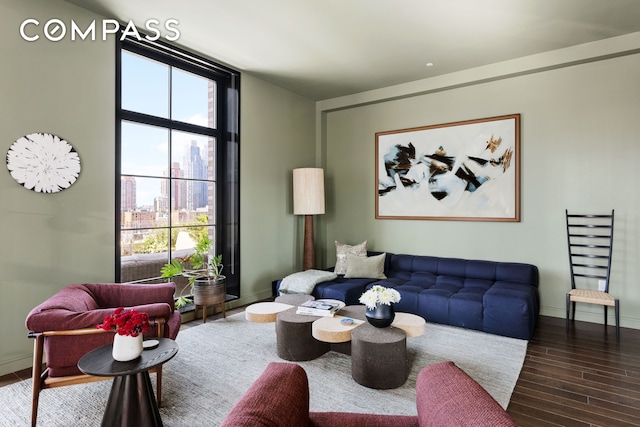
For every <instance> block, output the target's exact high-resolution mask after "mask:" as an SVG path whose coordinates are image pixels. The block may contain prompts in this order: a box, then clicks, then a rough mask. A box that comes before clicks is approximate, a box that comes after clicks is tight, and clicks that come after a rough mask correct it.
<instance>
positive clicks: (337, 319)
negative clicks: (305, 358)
mask: <svg viewBox="0 0 640 427" xmlns="http://www.w3.org/2000/svg"><path fill="white" fill-rule="evenodd" d="M343 319H351V320H352V321H353V323H352V324H344V323H342V320H343ZM362 323H364V321H363V320H358V319H354V318H352V317H345V316H340V315H337V314H336V315H335V316H334V317H321V318H320V319H318V320H316V321H315V322H313V325H312V326H311V334H312V335H313V337H314V338H315V339H317V340H318V341H324V342H329V343H340V342H348V341H351V331H352V330H353V329H354V328H356V327H358V326H360V325H361V324H362Z"/></svg>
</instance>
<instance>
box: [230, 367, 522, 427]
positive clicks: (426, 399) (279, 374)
mask: <svg viewBox="0 0 640 427" xmlns="http://www.w3.org/2000/svg"><path fill="white" fill-rule="evenodd" d="M355 398H357V396H355ZM416 403H417V411H418V415H417V416H412V415H392V414H359V413H353V412H309V382H308V379H307V374H306V372H305V371H304V369H303V368H302V367H301V366H300V365H297V364H293V363H281V362H271V363H269V364H268V365H267V367H266V368H265V370H264V372H263V373H262V375H260V377H259V378H258V379H257V380H256V381H255V382H254V383H253V384H252V385H251V387H250V388H249V390H247V392H246V393H245V394H244V396H242V398H241V399H240V400H239V401H238V402H237V403H236V404H235V406H234V407H233V409H232V410H231V412H230V413H229V415H227V417H226V418H225V419H224V421H223V422H222V425H221V427H261V426H263V427H273V426H295V427H323V426H327V427H334V426H340V427H388V426H394V427H442V426H447V427H517V425H516V423H515V422H514V421H513V420H512V419H511V417H510V416H509V415H508V414H507V412H506V411H505V410H504V409H502V407H501V406H500V405H499V404H498V402H496V401H495V400H494V399H493V397H491V395H490V394H489V393H487V392H486V391H485V390H484V389H483V388H482V386H480V384H478V383H477V382H476V381H474V380H473V379H472V378H471V377H470V376H469V375H467V374H466V373H465V372H464V371H463V370H462V369H460V368H458V367H457V366H456V365H455V364H454V363H453V362H441V363H436V364H434V365H429V366H427V367H426V368H423V369H422V370H421V371H420V373H419V374H418V379H417V381H416Z"/></svg>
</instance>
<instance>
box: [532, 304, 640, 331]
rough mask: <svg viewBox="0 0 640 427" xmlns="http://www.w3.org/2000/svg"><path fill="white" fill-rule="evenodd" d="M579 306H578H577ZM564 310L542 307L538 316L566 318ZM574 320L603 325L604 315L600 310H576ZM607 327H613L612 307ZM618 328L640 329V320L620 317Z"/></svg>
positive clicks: (614, 321) (609, 311)
mask: <svg viewBox="0 0 640 427" xmlns="http://www.w3.org/2000/svg"><path fill="white" fill-rule="evenodd" d="M578 306H579V305H578ZM566 313H567V311H566V309H565V308H554V307H543V308H540V315H542V316H549V317H559V318H561V319H565V318H566ZM576 320H580V321H583V322H589V323H599V324H603V323H604V314H603V311H602V309H600V310H598V312H587V311H584V310H580V309H579V308H576ZM607 322H608V324H609V325H612V326H613V325H615V324H616V319H615V316H614V310H613V308H612V307H609V310H608V320H607ZM620 327H621V328H631V329H640V319H636V318H631V317H625V316H620Z"/></svg>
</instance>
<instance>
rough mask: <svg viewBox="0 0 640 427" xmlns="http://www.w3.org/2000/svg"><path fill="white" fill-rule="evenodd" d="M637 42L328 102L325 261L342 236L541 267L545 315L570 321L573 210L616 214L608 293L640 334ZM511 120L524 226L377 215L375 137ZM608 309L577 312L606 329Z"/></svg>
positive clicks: (322, 113) (321, 121) (610, 43)
mask: <svg viewBox="0 0 640 427" xmlns="http://www.w3.org/2000/svg"><path fill="white" fill-rule="evenodd" d="M639 45H640V33H635V34H633V35H631V36H628V37H621V38H619V39H611V40H607V41H604V42H602V43H595V44H592V45H590V46H580V47H578V48H575V49H566V50H564V51H558V52H553V53H549V54H546V55H539V56H537V57H532V58H528V59H527V60H526V61H525V60H521V61H512V62H510V63H504V64H498V65H494V66H491V67H485V68H483V69H478V70H475V73H473V72H465V73H459V74H457V75H450V76H443V77H439V78H432V79H427V80H424V81H420V82H414V83H412V84H408V85H401V86H397V87H393V88H385V89H383V90H379V91H371V92H368V93H362V94H357V95H354V96H348V97H344V98H339V99H332V100H326V101H321V102H319V103H318V106H317V122H318V131H317V147H318V148H317V150H318V152H319V153H321V155H322V156H323V158H322V162H321V163H322V164H324V165H326V174H327V193H328V203H327V214H326V215H324V216H322V221H323V226H324V229H325V234H324V235H323V244H324V247H325V253H324V257H325V258H326V260H327V261H326V263H327V265H331V264H332V263H333V262H334V261H335V249H334V247H333V242H334V240H338V241H340V242H344V243H349V244H356V243H360V242H361V241H363V240H368V242H369V247H370V248H372V249H375V250H381V251H389V252H394V253H410V254H423V255H434V256H445V257H460V258H472V259H489V260H496V261H515V262H527V263H532V264H535V265H537V266H538V267H539V269H540V296H541V305H542V307H541V313H542V314H545V315H550V316H556V317H564V307H565V294H566V292H567V291H568V289H570V282H569V266H568V255H567V244H566V230H565V218H564V212H565V209H569V210H570V211H574V212H591V213H598V212H601V213H607V212H610V211H611V209H615V215H616V216H615V239H614V251H613V252H614V254H613V271H612V276H611V285H610V291H611V292H612V293H613V294H614V295H615V296H616V297H619V298H620V300H621V324H622V325H623V326H627V327H632V328H640V286H638V283H637V278H638V277H639V276H640V262H638V260H640V239H639V234H638V230H639V226H640V198H639V194H640V192H639V191H638V189H637V188H636V184H637V183H638V182H640V167H638V161H639V159H640V120H639V118H640V80H639V79H638V76H639V75H640V54H638V50H637V46H639ZM633 52H635V54H633ZM610 55H613V56H614V57H609V56H610ZM616 55H622V56H616ZM534 70H537V71H534ZM513 113H519V114H521V208H522V210H521V221H520V222H517V223H505V222H465V221H428V220H426V221H425V220H376V219H375V212H374V211H375V191H376V190H375V189H376V185H375V183H374V181H375V171H374V162H375V160H374V156H375V133H376V132H381V131H389V130H396V129H406V128H413V127H419V126H425V125H434V124H440V123H450V122H456V121H461V120H469V119H477V118H484V117H493V116H500V115H506V114H513ZM602 313H603V310H602V307H599V306H589V305H586V304H578V312H577V315H576V317H577V318H578V319H582V320H588V321H593V322H600V323H601V322H602V321H603V314H602ZM609 313H610V319H609V322H610V324H612V323H613V320H614V319H613V310H610V311H609Z"/></svg>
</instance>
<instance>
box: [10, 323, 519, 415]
mask: <svg viewBox="0 0 640 427" xmlns="http://www.w3.org/2000/svg"><path fill="white" fill-rule="evenodd" d="M177 342H178V345H179V347H180V349H179V351H178V354H177V355H176V356H175V357H174V358H173V359H172V360H170V361H169V362H168V363H167V364H165V365H164V371H163V372H164V375H163V404H162V407H161V408H160V414H161V416H162V420H163V423H164V425H165V426H167V427H173V426H177V427H181V426H189V427H194V426H217V425H220V423H221V422H222V420H223V419H224V417H225V416H226V414H228V413H229V411H230V410H231V408H232V407H233V405H234V404H235V402H237V401H238V399H240V397H241V396H242V395H243V394H244V392H245V391H246V390H247V388H249V386H250V385H251V384H252V382H253V381H254V380H255V379H256V378H257V377H258V376H259V375H260V374H261V373H262V371H263V370H264V368H265V367H266V365H267V364H268V363H269V362H272V361H282V360H281V359H279V358H278V356H277V355H276V337H275V324H273V323H251V322H248V321H246V320H245V318H244V313H239V314H235V315H233V316H229V317H227V318H226V319H220V320H216V321H209V322H207V323H206V324H203V325H198V326H194V327H190V328H187V329H184V330H183V331H181V332H180V334H179V335H178V339H177ZM526 349H527V341H523V340H517V339H513V338H506V337H500V336H497V335H490V334H485V333H482V332H477V331H471V330H466V329H461V328H454V327H449V326H442V325H436V324H427V329H426V333H425V334H424V336H421V337H415V338H408V339H407V352H408V357H409V362H410V366H411V370H410V374H409V379H408V380H407V382H406V383H405V384H404V385H403V386H402V387H400V388H397V389H393V390H373V389H369V388H367V387H364V386H361V385H359V384H357V383H356V382H355V381H353V379H352V378H351V359H350V357H349V356H346V355H344V354H341V353H336V352H329V353H327V354H325V355H324V356H322V357H320V358H318V359H316V360H312V361H309V362H299V364H300V365H301V366H303V367H304V369H305V370H306V372H307V374H308V376H309V384H310V388H311V402H310V405H311V410H312V411H350V412H367V413H389V414H404V415H415V414H416V403H415V397H416V394H415V383H416V378H417V375H418V372H419V371H420V369H421V368H423V367H424V366H427V365H429V364H432V363H436V362H441V361H445V360H452V361H454V362H455V363H456V364H457V365H458V366H459V367H460V368H462V369H463V370H464V371H465V372H467V373H468V374H469V375H470V376H471V377H473V378H474V379H475V380H476V381H478V382H479V383H480V384H481V385H482V386H483V387H484V388H485V389H486V390H487V391H488V392H489V393H490V394H491V395H492V396H493V397H494V398H495V399H496V400H497V401H498V403H500V405H502V407H503V408H506V407H507V405H508V404H509V399H510V398H511V393H512V392H513V388H514V387H515V383H516V381H517V379H518V375H519V374H520V369H521V368H522V363H523V361H524V357H525V354H526ZM381 371H382V372H384V368H383V367H382V369H381ZM151 379H152V382H153V383H154V390H155V375H153V374H152V375H151ZM110 385H111V382H110V381H100V382H94V383H89V384H79V385H74V386H69V387H61V388H56V389H47V390H43V391H42V393H41V394H40V408H39V411H38V425H39V426H47V427H49V426H98V425H100V422H101V419H102V415H103V411H104V408H105V404H106V401H107V398H108V396H109V391H110ZM275 392H277V390H274V393H275ZM0 402H2V404H3V409H2V411H0V425H3V426H4V425H7V426H9V425H14V426H23V425H29V422H30V416H31V381H22V382H19V383H15V384H12V385H9V386H5V387H1V388H0Z"/></svg>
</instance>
